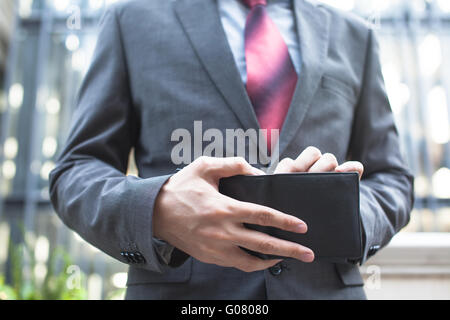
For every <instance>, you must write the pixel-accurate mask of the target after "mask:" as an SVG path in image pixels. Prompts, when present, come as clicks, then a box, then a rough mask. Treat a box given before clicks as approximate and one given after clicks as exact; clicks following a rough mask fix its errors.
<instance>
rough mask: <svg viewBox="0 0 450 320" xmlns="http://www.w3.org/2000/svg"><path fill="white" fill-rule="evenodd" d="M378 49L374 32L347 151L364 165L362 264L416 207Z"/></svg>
mask: <svg viewBox="0 0 450 320" xmlns="http://www.w3.org/2000/svg"><path fill="white" fill-rule="evenodd" d="M378 50H379V47H378V43H377V41H376V39H375V38H374V35H373V31H372V30H370V31H369V36H368V42H367V53H366V64H365V71H364V72H365V73H364V80H363V86H362V90H361V96H360V101H359V104H358V106H357V109H356V111H355V118H354V125H353V131H352V139H351V144H350V149H349V150H350V153H349V159H351V160H356V161H360V162H362V163H363V164H364V167H365V172H364V175H363V177H362V180H361V184H360V209H361V218H362V224H363V239H364V256H363V259H362V261H361V263H363V262H364V261H365V260H366V259H367V258H368V257H370V256H371V255H373V254H375V253H376V251H377V250H378V249H380V248H381V247H383V246H385V245H386V244H387V243H388V242H389V241H390V240H391V238H392V237H393V236H394V234H395V233H396V232H398V231H399V230H400V229H401V228H402V227H404V226H405V225H406V224H407V223H408V222H409V217H410V211H411V209H412V205H413V177H412V176H411V174H410V173H409V172H408V170H407V169H406V167H405V164H404V161H403V160H402V156H401V154H400V147H399V139H398V134H397V129H396V127H395V123H394V117H393V114H392V112H391V108H390V104H389V101H388V98H387V95H386V90H385V86H384V81H383V76H382V73H381V66H380V62H379V54H378Z"/></svg>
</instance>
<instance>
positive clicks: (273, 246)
mask: <svg viewBox="0 0 450 320" xmlns="http://www.w3.org/2000/svg"><path fill="white" fill-rule="evenodd" d="M234 242H235V244H236V245H238V246H241V247H244V248H247V249H250V250H253V251H256V252H261V253H264V254H272V255H277V256H283V257H290V258H294V259H297V260H300V261H303V262H312V261H313V260H314V253H313V251H312V250H311V249H309V248H307V247H304V246H302V245H300V244H298V243H294V242H291V241H286V240H282V239H278V238H275V237H271V236H269V235H267V234H265V233H262V232H258V231H254V230H250V229H246V228H242V230H241V232H239V233H237V234H236V235H235V240H234Z"/></svg>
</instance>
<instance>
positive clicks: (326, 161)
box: [308, 153, 338, 172]
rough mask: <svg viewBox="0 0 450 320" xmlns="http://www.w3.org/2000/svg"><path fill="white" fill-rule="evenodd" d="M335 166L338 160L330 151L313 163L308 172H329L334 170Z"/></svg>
mask: <svg viewBox="0 0 450 320" xmlns="http://www.w3.org/2000/svg"><path fill="white" fill-rule="evenodd" d="M337 166H338V162H337V160H336V157H335V156H334V155H332V154H331V153H325V154H324V155H322V157H320V159H319V160H318V161H317V162H316V163H314V165H313V166H312V167H311V168H310V169H309V170H308V172H330V171H334V169H336V167H337Z"/></svg>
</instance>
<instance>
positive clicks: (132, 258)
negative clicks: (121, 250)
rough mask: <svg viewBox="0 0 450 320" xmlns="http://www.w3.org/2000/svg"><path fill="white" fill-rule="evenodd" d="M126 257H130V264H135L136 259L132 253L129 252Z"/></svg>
mask: <svg viewBox="0 0 450 320" xmlns="http://www.w3.org/2000/svg"><path fill="white" fill-rule="evenodd" d="M128 256H129V257H130V261H131V263H137V259H136V257H135V255H134V253H133V252H130V253H129V254H128Z"/></svg>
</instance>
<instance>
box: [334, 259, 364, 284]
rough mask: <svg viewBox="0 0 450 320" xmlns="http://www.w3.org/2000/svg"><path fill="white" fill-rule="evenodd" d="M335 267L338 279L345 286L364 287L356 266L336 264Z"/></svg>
mask: <svg viewBox="0 0 450 320" xmlns="http://www.w3.org/2000/svg"><path fill="white" fill-rule="evenodd" d="M335 267H336V272H337V273H338V275H339V278H340V279H341V281H342V283H343V284H344V285H345V286H350V287H352V286H362V285H364V280H363V278H362V277H361V273H360V272H359V268H358V266H357V265H355V264H350V263H336V264H335Z"/></svg>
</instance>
